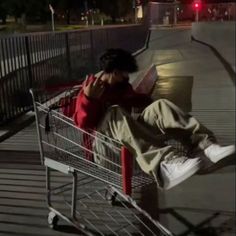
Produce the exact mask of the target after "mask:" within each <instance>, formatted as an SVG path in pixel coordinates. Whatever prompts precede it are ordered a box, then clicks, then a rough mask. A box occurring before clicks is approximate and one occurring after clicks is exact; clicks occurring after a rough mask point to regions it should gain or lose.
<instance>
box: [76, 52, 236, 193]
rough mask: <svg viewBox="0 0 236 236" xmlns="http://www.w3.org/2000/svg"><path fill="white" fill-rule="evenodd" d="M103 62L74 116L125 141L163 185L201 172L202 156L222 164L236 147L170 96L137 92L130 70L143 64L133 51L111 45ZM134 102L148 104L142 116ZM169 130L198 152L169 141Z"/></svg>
mask: <svg viewBox="0 0 236 236" xmlns="http://www.w3.org/2000/svg"><path fill="white" fill-rule="evenodd" d="M100 66H101V70H102V72H101V73H100V75H99V76H94V75H90V76H88V78H87V79H86V80H85V81H84V83H83V85H82V89H81V91H80V93H79V94H78V97H77V98H76V108H75V113H74V121H75V123H76V125H77V126H78V127H80V128H83V129H96V130H97V131H99V132H101V133H103V134H105V135H107V136H109V137H111V138H114V139H116V140H118V141H120V142H121V143H122V144H123V145H124V146H125V147H126V148H127V149H128V150H129V151H130V152H131V153H132V155H133V156H134V157H135V158H136V160H137V162H138V164H139V165H140V167H141V169H142V170H143V171H144V172H146V173H148V174H151V175H153V177H154V178H155V180H156V181H157V184H158V186H159V187H160V188H163V189H170V188H172V187H174V186H175V185H177V184H179V183H181V182H182V181H184V180H186V179H187V178H189V177H191V176H192V175H194V174H195V173H196V172H198V171H199V170H200V168H201V167H202V159H201V157H202V155H204V156H205V157H206V158H208V159H209V160H210V161H211V162H212V163H216V162H218V161H220V160H222V159H223V158H225V157H226V156H229V155H231V154H233V153H234V152H235V146H234V145H229V146H220V145H219V144H218V143H217V140H216V137H215V136H214V134H213V133H212V132H211V131H210V130H208V129H207V128H206V127H204V126H203V125H201V123H200V122H199V121H198V120H197V119H196V118H194V117H193V116H191V115H190V114H188V113H185V112H183V111H182V110H181V109H180V108H179V107H177V106H176V105H175V104H173V103H172V102H170V101H169V100H167V99H159V100H157V101H152V99H151V98H150V96H149V95H147V94H140V93H136V92H135V91H134V89H133V88H132V86H131V84H130V83H129V73H133V72H135V71H137V69H138V67H137V63H136V60H135V58H134V57H133V56H132V54H131V53H129V52H127V51H125V50H122V49H109V50H107V51H106V52H105V53H104V54H103V55H102V56H101V57H100ZM133 107H139V108H140V109H142V108H144V109H143V110H142V112H141V114H140V115H139V116H138V118H137V119H134V118H133V117H132V115H131V110H132V108H133ZM163 135H164V136H166V137H174V138H175V139H179V140H181V141H182V142H184V143H185V144H188V146H189V148H190V149H191V150H194V151H195V152H194V153H196V154H195V155H194V156H192V157H190V156H184V155H183V154H180V153H178V152H177V151H176V150H175V149H174V147H172V146H170V145H165V144H164V142H163V140H161V139H160V137H161V136H163Z"/></svg>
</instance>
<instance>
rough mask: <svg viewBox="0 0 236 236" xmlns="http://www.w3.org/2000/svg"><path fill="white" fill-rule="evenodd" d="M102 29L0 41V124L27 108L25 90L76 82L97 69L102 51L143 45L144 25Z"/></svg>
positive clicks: (25, 36) (30, 35) (135, 48)
mask: <svg viewBox="0 0 236 236" xmlns="http://www.w3.org/2000/svg"><path fill="white" fill-rule="evenodd" d="M146 22H147V21H145V22H144V23H143V24H140V25H130V26H119V27H107V28H103V27H101V28H99V29H96V30H95V29H93V30H80V31H70V32H61V33H60V32H58V33H36V34H24V35H17V36H10V37H7V36H6V37H3V38H0V63H1V64H0V125H2V124H4V123H5V122H8V121H10V120H12V119H14V118H16V117H17V116H20V115H22V114H24V113H25V112H27V111H29V110H30V109H32V104H31V98H30V96H29V92H28V91H29V88H31V87H33V88H35V87H36V88H39V87H40V88H42V87H47V86H54V85H55V84H57V85H58V84H65V83H66V84H72V83H74V82H76V83H80V80H81V79H82V78H83V77H84V76H85V75H86V74H87V73H91V72H96V71H97V70H98V66H97V64H98V63H97V61H98V58H99V55H100V54H101V53H102V52H103V51H104V50H105V49H107V48H112V47H120V48H124V49H127V50H129V51H131V52H135V51H137V50H138V49H140V48H142V47H143V46H144V45H145V40H146V36H147V33H148V25H147V24H146Z"/></svg>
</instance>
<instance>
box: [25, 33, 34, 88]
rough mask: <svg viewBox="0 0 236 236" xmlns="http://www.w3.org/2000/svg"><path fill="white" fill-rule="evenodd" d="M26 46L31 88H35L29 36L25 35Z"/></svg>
mask: <svg viewBox="0 0 236 236" xmlns="http://www.w3.org/2000/svg"><path fill="white" fill-rule="evenodd" d="M25 48H26V57H27V58H26V59H27V64H28V75H29V88H33V73H32V65H31V58H30V48H29V36H25Z"/></svg>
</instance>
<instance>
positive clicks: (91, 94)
mask: <svg viewBox="0 0 236 236" xmlns="http://www.w3.org/2000/svg"><path fill="white" fill-rule="evenodd" d="M104 90H105V84H104V82H103V81H102V80H100V79H99V78H97V79H96V80H95V81H94V82H93V81H90V82H89V83H88V84H87V85H85V86H84V94H85V95H86V96H87V97H88V98H100V97H101V96H102V94H103V92H104Z"/></svg>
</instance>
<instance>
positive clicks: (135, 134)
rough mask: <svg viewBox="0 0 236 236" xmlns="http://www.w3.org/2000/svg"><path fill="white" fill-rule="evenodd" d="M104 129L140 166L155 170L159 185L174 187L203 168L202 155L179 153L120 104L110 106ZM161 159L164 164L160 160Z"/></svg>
mask: <svg viewBox="0 0 236 236" xmlns="http://www.w3.org/2000/svg"><path fill="white" fill-rule="evenodd" d="M98 131H100V132H101V133H103V134H105V135H107V136H109V137H112V138H114V139H116V140H119V141H120V142H121V143H122V144H123V145H124V146H126V147H127V148H128V149H129V151H130V152H131V153H132V154H133V156H134V157H135V158H136V160H137V162H138V163H139V165H140V167H141V169H142V170H143V171H144V172H146V173H148V174H152V175H153V176H154V178H155V179H156V181H157V183H158V185H159V187H164V188H165V189H168V188H171V187H173V186H175V185H176V184H178V183H180V182H182V181H184V180H185V179H187V178H188V177H190V176H191V175H193V174H194V173H196V172H197V171H198V170H199V168H200V161H199V158H193V159H188V158H186V157H183V156H177V155H176V154H175V150H174V149H173V147H171V146H162V144H161V140H158V139H155V140H154V136H153V133H152V132H150V130H149V129H147V128H146V127H144V126H142V125H141V124H140V123H139V122H137V121H136V120H134V119H133V118H132V117H131V116H130V115H129V114H128V113H126V112H125V111H124V110H123V109H122V108H120V107H119V106H112V107H110V108H109V109H108V111H107V113H106V115H105V117H104V119H103V120H102V121H101V123H100V125H99V126H98ZM160 163H161V164H160Z"/></svg>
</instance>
